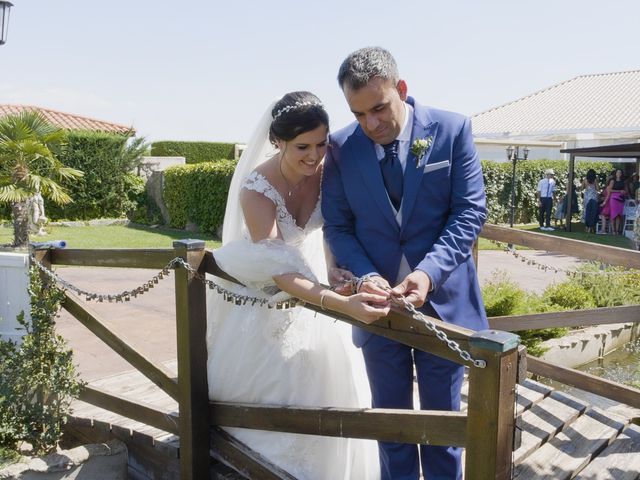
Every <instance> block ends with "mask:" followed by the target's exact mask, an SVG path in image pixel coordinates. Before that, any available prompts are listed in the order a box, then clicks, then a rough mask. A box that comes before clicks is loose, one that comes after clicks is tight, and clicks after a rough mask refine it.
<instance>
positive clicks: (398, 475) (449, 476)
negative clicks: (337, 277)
mask: <svg viewBox="0 0 640 480" xmlns="http://www.w3.org/2000/svg"><path fill="white" fill-rule="evenodd" d="M362 353H363V354H364V359H365V364H366V367H367V375H368V376H369V385H370V387H371V395H372V400H373V408H402V409H412V408H413V365H414V362H415V366H416V374H417V377H418V391H419V394H420V407H421V409H423V410H454V411H458V410H460V388H461V386H462V380H463V376H464V367H463V366H461V365H458V364H457V363H454V362H451V361H449V360H445V359H443V358H440V357H437V356H435V355H431V354H429V353H425V352H422V351H420V350H415V349H413V348H411V347H408V346H407V345H404V344H402V343H398V342H396V341H394V340H390V339H387V338H385V337H380V336H378V335H373V336H372V337H371V338H370V339H368V340H367V342H366V343H365V344H364V345H363V347H362ZM378 445H379V449H380V467H381V470H382V480H417V479H418V478H419V477H420V464H422V472H423V475H424V479H425V480H460V479H461V478H462V466H461V461H460V459H461V455H462V449H461V448H457V447H437V446H427V445H420V454H418V446H417V445H413V444H407V443H393V442H379V443H378Z"/></svg>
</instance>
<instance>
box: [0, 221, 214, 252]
mask: <svg viewBox="0 0 640 480" xmlns="http://www.w3.org/2000/svg"><path fill="white" fill-rule="evenodd" d="M48 230H49V231H50V233H49V235H47V236H46V237H31V241H33V242H46V241H48V240H65V241H66V242H67V248H172V246H173V241H174V240H180V239H183V238H197V239H199V240H205V242H206V245H207V247H208V248H218V247H219V246H220V241H219V240H218V239H216V238H215V237H214V236H213V235H208V234H204V233H193V232H185V231H183V230H175V229H169V228H149V227H141V226H124V225H108V226H87V227H58V226H53V227H50V228H49V229H48ZM12 241H13V229H12V228H0V244H3V243H11V242H12Z"/></svg>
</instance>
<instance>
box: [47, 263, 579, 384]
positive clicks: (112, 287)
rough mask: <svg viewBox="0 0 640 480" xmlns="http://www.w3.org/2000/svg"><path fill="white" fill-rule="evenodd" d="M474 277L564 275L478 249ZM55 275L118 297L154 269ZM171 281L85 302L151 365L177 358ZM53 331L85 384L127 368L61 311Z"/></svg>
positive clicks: (535, 283) (536, 280)
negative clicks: (136, 293)
mask: <svg viewBox="0 0 640 480" xmlns="http://www.w3.org/2000/svg"><path fill="white" fill-rule="evenodd" d="M521 253H522V254H523V255H525V256H526V257H527V258H531V259H534V260H536V261H537V262H539V263H542V264H546V265H554V266H556V267H561V268H565V269H566V268H572V267H575V266H576V265H577V264H579V260H577V259H575V258H572V257H567V256H564V255H555V254H550V253H547V252H542V251H535V250H523V251H522V252H521ZM478 265H479V268H478V277H479V279H480V283H481V284H483V283H485V282H486V281H487V280H489V279H490V278H491V276H492V274H493V273H494V272H495V271H497V270H500V271H503V272H505V273H506V274H507V275H508V276H509V277H511V278H512V279H514V280H515V281H517V282H518V283H519V284H520V285H521V286H522V287H523V288H525V289H527V290H530V291H534V292H538V293H539V292H542V291H543V290H544V289H545V288H546V287H547V285H549V284H551V283H553V282H560V281H563V280H564V279H565V274H563V273H558V274H556V273H553V272H549V271H546V272H545V271H543V270H539V269H537V268H535V267H533V266H529V265H526V264H525V263H522V262H521V261H520V260H519V259H516V258H514V257H513V256H512V255H510V254H508V253H505V252H503V251H497V250H482V251H480V252H479V258H478ZM57 271H58V274H59V275H60V276H61V277H62V278H64V279H65V280H67V281H68V282H70V283H72V284H74V285H76V286H77V287H80V288H82V289H84V290H88V291H91V292H95V293H118V292H121V291H123V290H129V289H132V288H135V287H137V286H139V285H140V284H142V283H143V282H145V281H147V280H149V279H150V278H151V277H152V276H153V275H154V274H155V273H157V272H156V271H155V270H143V269H120V268H93V267H91V268H89V267H86V268H83V267H60V268H58V270H57ZM174 301H175V300H174V277H173V275H171V276H169V277H168V278H167V279H166V280H163V281H161V282H160V283H159V284H158V285H157V286H156V287H155V288H154V289H152V290H151V291H149V292H148V293H146V294H145V295H142V296H141V297H138V298H135V299H132V300H131V301H130V302H125V303H106V302H105V303H96V302H90V306H91V308H92V309H93V310H94V311H95V312H97V313H98V314H99V315H100V316H101V318H102V319H103V320H104V321H105V323H106V324H107V325H108V326H109V327H110V328H112V329H113V330H114V331H115V332H116V333H118V334H122V336H123V337H124V338H126V340H127V341H128V342H129V343H130V344H132V345H134V346H136V347H138V348H139V349H140V351H141V352H144V353H145V354H146V355H147V356H148V357H149V358H151V359H152V360H154V361H156V362H165V361H168V360H174V359H175V358H176V329H175V304H174ZM58 330H59V332H60V333H61V334H62V335H63V336H64V337H65V338H66V339H67V340H68V342H69V344H70V345H71V347H72V348H73V350H74V355H75V358H76V362H77V363H78V365H79V371H80V372H81V374H82V378H84V379H85V380H87V381H91V380H95V379H98V378H103V377H105V376H109V375H113V374H116V373H119V372H123V371H127V370H131V368H132V367H131V366H130V365H129V364H128V363H127V362H126V361H124V360H123V359H122V358H121V357H120V356H119V355H117V354H116V353H115V352H113V351H112V350H111V349H110V348H109V347H107V346H106V345H105V344H104V343H103V342H102V341H101V340H99V339H98V338H97V337H96V336H94V335H93V334H92V333H91V332H90V331H89V330H88V329H87V328H85V327H84V326H83V325H82V324H80V323H79V322H78V321H77V320H75V319H74V318H73V317H72V316H71V315H70V314H68V313H67V312H65V311H62V312H61V315H60V318H59V319H58Z"/></svg>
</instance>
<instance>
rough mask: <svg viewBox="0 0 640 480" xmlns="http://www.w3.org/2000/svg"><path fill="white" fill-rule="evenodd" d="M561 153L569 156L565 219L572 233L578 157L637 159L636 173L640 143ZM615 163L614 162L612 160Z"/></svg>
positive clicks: (568, 149)
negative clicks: (572, 194) (574, 184)
mask: <svg viewBox="0 0 640 480" xmlns="http://www.w3.org/2000/svg"><path fill="white" fill-rule="evenodd" d="M560 153H568V154H569V178H568V179H567V213H566V218H565V222H566V224H565V228H566V231H568V232H570V231H571V208H572V205H571V201H572V198H571V185H573V179H574V166H575V161H576V157H600V158H604V159H614V158H615V159H618V158H635V159H636V172H638V170H639V169H640V143H623V144H618V145H603V146H600V147H585V148H567V149H564V150H560ZM610 161H613V160H610Z"/></svg>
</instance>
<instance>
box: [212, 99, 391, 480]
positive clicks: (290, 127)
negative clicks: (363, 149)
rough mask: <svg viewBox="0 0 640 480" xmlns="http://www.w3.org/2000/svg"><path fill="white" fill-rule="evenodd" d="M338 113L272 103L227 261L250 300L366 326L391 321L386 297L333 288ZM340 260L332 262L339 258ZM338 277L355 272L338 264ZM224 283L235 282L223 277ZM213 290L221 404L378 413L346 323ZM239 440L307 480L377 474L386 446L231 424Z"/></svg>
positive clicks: (230, 205)
mask: <svg viewBox="0 0 640 480" xmlns="http://www.w3.org/2000/svg"><path fill="white" fill-rule="evenodd" d="M328 133H329V118H328V115H327V113H326V111H325V110H324V107H323V105H322V103H321V102H320V100H319V99H318V98H317V97H316V96H315V95H313V94H311V93H309V92H292V93H288V94H286V95H285V96H284V97H282V99H280V100H279V101H277V102H276V103H275V104H274V105H272V106H271V107H270V108H269V109H268V110H267V112H266V113H265V115H264V116H263V118H262V120H261V121H260V123H259V125H258V127H257V129H256V131H255V132H254V134H253V136H252V138H251V140H250V142H249V144H248V148H247V150H245V152H244V153H243V154H242V157H241V158H240V162H239V164H238V167H237V168H236V171H235V173H234V176H233V180H232V182H231V187H230V190H229V196H228V199H227V208H226V212H225V219H224V226H223V238H222V240H223V246H222V247H221V248H220V249H218V250H216V251H215V252H214V257H215V259H216V262H217V263H218V265H219V266H220V267H221V268H222V269H223V270H224V271H226V272H227V273H229V274H230V275H232V276H233V277H235V278H236V279H238V280H239V281H241V282H242V283H243V284H244V285H245V286H246V287H238V286H237V285H232V284H226V283H225V288H228V289H229V290H233V291H234V292H236V293H238V294H241V295H248V296H250V297H259V298H264V299H268V300H269V302H270V303H276V302H278V301H283V300H286V299H287V298H290V297H291V296H293V297H296V298H299V299H301V300H303V301H305V302H309V303H313V304H315V305H318V306H320V307H321V308H323V309H325V308H330V309H332V310H336V311H338V312H341V313H344V314H347V315H350V316H351V317H354V318H356V319H358V320H361V321H363V322H365V323H371V322H373V321H374V320H376V319H378V318H380V317H382V316H384V315H386V314H387V313H388V311H389V307H388V305H387V304H386V299H385V298H384V297H380V296H378V295H374V294H371V293H360V294H356V295H351V296H343V295H340V294H339V293H336V292H335V291H333V290H329V289H327V288H325V287H323V286H322V285H321V282H322V283H326V282H327V273H326V263H325V258H324V255H323V244H322V233H321V230H320V227H321V225H322V216H321V213H320V179H321V176H322V159H323V157H324V155H325V152H326V148H327V136H328ZM329 263H331V262H329ZM331 273H332V276H335V277H345V276H348V275H349V272H345V271H342V270H340V269H335V268H334V269H332V272H331ZM216 282H217V283H223V282H222V281H220V280H219V279H216ZM210 292H212V293H211V294H210V296H209V297H208V299H207V305H208V306H207V308H208V329H207V348H208V381H209V397H210V398H211V399H214V400H217V401H225V402H242V403H261V404H272V405H273V404H275V405H299V406H318V407H330V406H332V407H344V408H364V407H370V405H371V403H370V402H371V401H370V397H369V387H368V383H367V377H366V371H365V368H364V362H363V360H362V358H361V355H360V352H359V351H357V350H356V348H355V347H354V346H353V344H352V342H351V329H350V327H349V326H348V325H347V324H345V323H343V322H339V321H338V322H336V321H334V320H333V319H331V318H330V317H325V316H323V315H316V314H315V313H314V312H312V311H310V310H307V309H304V308H302V307H299V306H298V307H295V308H291V309H275V308H274V309H267V308H266V307H260V306H259V304H256V305H255V306H252V303H251V302H248V303H246V304H245V305H242V306H237V305H235V303H229V302H225V301H224V300H223V299H222V298H221V296H220V295H217V294H215V293H213V291H212V290H210ZM227 430H228V431H229V432H230V433H231V434H232V435H234V436H235V437H236V438H238V439H239V440H240V441H242V442H243V443H245V444H247V445H248V446H249V447H250V448H252V449H253V450H254V451H256V452H258V453H260V454H262V455H263V456H264V457H266V458H268V459H269V460H270V461H271V462H272V463H274V464H276V465H278V466H279V467H281V468H283V469H284V470H286V471H287V472H289V473H290V474H292V475H293V476H295V477H296V478H301V479H319V480H320V479H332V480H333V479H350V478H357V479H377V478H379V477H380V471H379V462H378V448H377V444H376V442H374V441H369V440H355V439H347V438H335V437H321V436H314V435H301V434H287V433H280V432H265V431H258V430H249V429H238V428H229V429H227Z"/></svg>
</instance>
